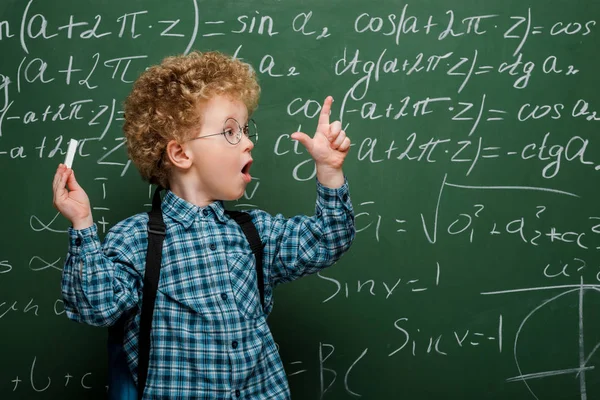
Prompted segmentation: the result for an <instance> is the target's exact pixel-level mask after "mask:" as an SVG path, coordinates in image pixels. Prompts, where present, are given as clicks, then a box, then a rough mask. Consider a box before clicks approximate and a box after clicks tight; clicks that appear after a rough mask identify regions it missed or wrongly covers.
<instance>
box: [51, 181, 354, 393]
mask: <svg viewBox="0 0 600 400" xmlns="http://www.w3.org/2000/svg"><path fill="white" fill-rule="evenodd" d="M162 209H163V215H164V219H165V223H166V225H167V236H166V238H165V241H164V244H163V254H162V268H161V274H160V282H159V288H158V293H157V298H156V306H155V310H154V320H153V325H152V338H151V343H152V345H151V346H152V347H151V352H150V367H149V371H148V380H147V386H146V391H145V396H144V398H145V399H175V398H177V399H183V398H185V399H237V398H245V399H289V397H290V393H289V387H288V382H287V378H286V375H285V371H284V369H283V365H282V362H281V359H280V357H279V353H278V352H277V349H276V347H275V342H274V340H273V337H272V335H271V332H270V330H269V327H268V326H267V323H266V317H267V315H268V313H269V312H270V311H271V309H272V307H273V300H272V293H273V288H274V287H275V286H277V285H278V284H280V283H283V282H288V281H292V280H294V279H297V278H299V277H301V276H303V275H307V274H311V273H315V272H317V271H320V270H321V269H323V268H325V267H327V266H330V265H332V264H333V263H334V262H335V261H336V260H338V259H339V258H340V257H341V255H342V254H343V253H344V252H345V251H346V250H347V249H348V248H349V246H350V244H351V242H352V240H353V238H354V235H355V230H354V214H353V210H352V204H351V202H350V197H349V194H348V186H347V184H344V186H342V187H341V188H338V189H329V188H325V187H323V186H321V185H320V184H319V183H318V182H317V202H316V209H315V215H314V216H313V217H307V216H297V217H293V218H290V219H286V218H284V217H283V216H282V215H276V216H271V215H269V214H267V213H266V212H264V211H260V210H252V211H249V213H250V214H251V216H252V219H253V222H254V224H255V225H256V227H257V229H258V232H259V234H260V237H261V240H262V242H263V243H264V244H265V247H264V255H263V257H264V258H263V266H264V280H265V282H264V283H265V304H266V312H262V311H261V304H260V296H259V293H258V289H257V284H256V271H255V260H254V256H253V254H252V251H251V250H250V246H249V244H248V242H247V240H246V238H245V236H244V234H243V233H242V230H241V229H240V227H239V225H238V224H237V223H236V222H235V221H233V220H232V219H230V218H229V217H228V216H227V215H226V214H225V213H224V210H223V205H222V203H221V202H215V203H213V204H211V205H209V206H207V207H204V208H200V207H197V206H194V205H192V204H190V203H188V202H186V201H184V200H182V199H181V198H178V197H177V196H176V195H174V194H173V193H172V192H167V194H166V196H165V198H164V200H163V203H162ZM147 221H148V215H147V214H146V213H143V214H138V215H135V216H133V217H131V218H128V219H126V220H124V221H122V222H120V223H119V224H117V225H116V226H114V227H113V228H112V229H111V230H110V232H109V233H108V234H107V236H106V238H105V240H104V242H103V243H102V244H100V241H99V238H98V234H97V228H96V226H93V227H91V228H88V229H84V230H79V231H77V230H73V229H71V230H69V236H70V246H69V254H68V257H67V260H66V263H65V267H64V271H63V279H62V291H63V298H64V302H65V309H66V312H67V315H68V317H69V318H70V319H73V320H75V321H78V322H82V323H86V324H90V325H97V326H109V325H111V324H114V323H115V322H116V321H117V320H118V319H119V317H120V316H121V315H122V314H123V313H125V312H128V311H131V313H130V314H131V317H130V318H129V321H128V324H127V329H126V333H125V343H124V348H125V352H126V354H127V360H128V363H129V367H130V369H131V371H132V373H133V376H134V379H136V380H137V351H138V339H137V338H138V334H139V322H140V313H139V308H138V305H139V304H141V301H140V297H141V292H142V284H143V276H144V267H145V260H146V248H147V245H148V239H147V232H146V228H147V226H146V224H147Z"/></svg>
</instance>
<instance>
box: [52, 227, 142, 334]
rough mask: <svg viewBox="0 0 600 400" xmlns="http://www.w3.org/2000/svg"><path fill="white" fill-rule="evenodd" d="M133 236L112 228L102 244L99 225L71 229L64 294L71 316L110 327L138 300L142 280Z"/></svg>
mask: <svg viewBox="0 0 600 400" xmlns="http://www.w3.org/2000/svg"><path fill="white" fill-rule="evenodd" d="M133 236H134V235H124V234H122V233H121V234H119V233H118V232H116V233H115V232H112V231H111V232H109V233H108V234H107V236H106V238H105V240H104V243H103V244H102V245H101V244H100V240H99V237H98V232H97V227H96V225H94V226H92V227H90V228H86V229H82V230H75V229H73V228H69V252H68V254H67V259H66V261H65V266H64V269H63V274H62V296H63V301H64V305H65V311H66V313H67V316H68V317H69V318H70V319H72V320H74V321H77V322H82V323H86V324H90V325H95V326H110V325H112V324H114V323H115V322H117V320H118V319H119V317H120V316H121V315H122V314H123V313H124V312H126V311H128V310H130V309H131V308H133V307H134V306H135V305H136V304H137V303H138V298H139V294H138V289H139V287H140V286H141V279H140V274H139V272H138V271H136V270H135V269H134V267H133V266H134V265H135V264H134V262H133V261H132V257H133V256H134V254H135V253H136V252H135V251H134V248H135V239H134V237H133Z"/></svg>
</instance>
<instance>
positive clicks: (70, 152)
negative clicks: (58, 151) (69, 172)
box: [65, 139, 79, 168]
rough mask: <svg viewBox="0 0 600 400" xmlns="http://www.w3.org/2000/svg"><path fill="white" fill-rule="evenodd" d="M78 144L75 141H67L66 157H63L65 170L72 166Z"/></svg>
mask: <svg viewBox="0 0 600 400" xmlns="http://www.w3.org/2000/svg"><path fill="white" fill-rule="evenodd" d="M78 143H79V142H78V141H77V140H75V139H71V140H70V141H69V148H68V149H67V155H66V156H65V165H66V166H67V168H71V166H72V165H73V159H74V158H75V152H76V151H77V144H78Z"/></svg>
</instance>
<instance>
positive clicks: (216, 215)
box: [162, 190, 227, 229]
mask: <svg viewBox="0 0 600 400" xmlns="http://www.w3.org/2000/svg"><path fill="white" fill-rule="evenodd" d="M162 211H163V214H164V215H166V216H168V217H170V218H172V219H173V220H175V221H177V222H179V223H180V224H182V225H183V226H184V227H185V228H186V229H188V228H189V227H190V226H191V225H192V224H193V223H194V221H195V220H196V218H198V217H200V218H213V219H216V220H217V222H222V223H225V222H226V221H227V219H226V217H225V208H224V207H223V202H222V201H215V202H213V203H211V204H209V205H207V206H206V207H198V206H196V205H194V204H192V203H189V202H187V201H186V200H184V199H182V198H181V197H178V196H177V195H176V194H174V193H173V192H171V191H170V190H167V194H166V195H165V197H164V199H163V201H162Z"/></svg>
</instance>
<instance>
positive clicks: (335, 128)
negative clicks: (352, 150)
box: [329, 121, 342, 141]
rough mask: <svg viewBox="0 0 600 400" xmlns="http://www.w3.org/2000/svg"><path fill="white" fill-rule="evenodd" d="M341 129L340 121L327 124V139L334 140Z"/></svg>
mask: <svg viewBox="0 0 600 400" xmlns="http://www.w3.org/2000/svg"><path fill="white" fill-rule="evenodd" d="M341 131H342V123H341V122H340V121H335V122H333V123H332V124H331V125H329V140H330V141H333V140H335V139H336V138H337V136H338V135H339V134H340V132H341Z"/></svg>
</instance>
